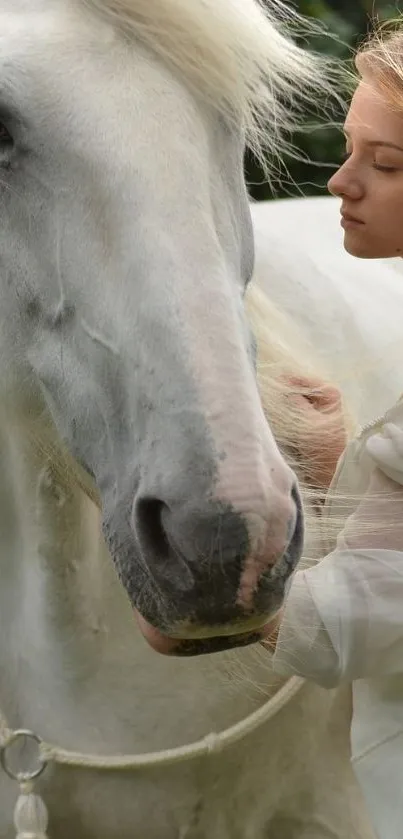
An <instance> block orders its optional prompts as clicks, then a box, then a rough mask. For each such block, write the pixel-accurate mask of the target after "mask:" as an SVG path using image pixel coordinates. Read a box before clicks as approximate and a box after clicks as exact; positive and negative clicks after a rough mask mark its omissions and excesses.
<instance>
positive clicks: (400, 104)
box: [355, 15, 403, 111]
mask: <svg viewBox="0 0 403 839" xmlns="http://www.w3.org/2000/svg"><path fill="white" fill-rule="evenodd" d="M355 64H356V67H357V70H358V72H359V74H360V76H363V75H364V74H365V75H368V76H370V77H371V78H372V79H373V80H374V81H375V83H376V86H377V88H378V90H379V92H380V93H381V94H382V96H383V97H385V99H386V100H387V101H388V102H390V103H391V104H392V105H393V107H396V108H397V109H398V110H402V111H403V15H401V16H400V17H399V18H396V19H395V20H393V21H388V22H387V23H386V24H382V25H381V26H378V27H376V28H375V31H374V33H372V34H371V35H370V36H369V37H368V38H367V39H366V40H365V41H364V42H363V44H362V45H361V46H360V48H359V49H358V50H357V53H356V57H355Z"/></svg>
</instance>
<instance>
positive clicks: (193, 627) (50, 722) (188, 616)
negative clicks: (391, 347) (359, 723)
mask: <svg viewBox="0 0 403 839" xmlns="http://www.w3.org/2000/svg"><path fill="white" fill-rule="evenodd" d="M0 23H1V26H0V63H1V69H2V85H1V100H2V101H1V108H0V120H1V125H0V165H1V169H2V175H1V189H0V200H1V206H2V225H1V230H0V255H1V272H0V276H1V284H2V285H1V289H2V309H1V330H0V359H1V365H2V367H1V377H0V380H1V388H2V391H1V400H0V415H1V416H0V447H1V464H2V470H1V478H0V492H1V504H0V533H1V589H0V616H1V627H2V633H1V636H0V673H1V682H0V708H1V712H2V728H1V732H0V736H1V743H2V745H3V746H5V747H6V748H5V750H2V759H3V763H4V766H5V769H6V770H7V771H8V772H9V774H10V775H13V774H15V775H17V776H18V778H19V779H20V780H21V779H22V777H24V778H26V777H28V776H29V775H31V774H35V771H36V768H37V767H39V768H40V769H41V768H43V769H44V770H45V771H44V772H43V774H42V775H41V776H40V778H39V779H38V790H39V791H40V792H41V793H43V797H44V799H45V800H46V802H47V803H48V805H49V810H50V825H49V835H50V836H51V837H54V839H72V837H74V839H112V837H113V839H116V837H119V839H129V837H130V839H135V837H143V836H144V835H147V837H149V838H150V839H186V838H187V839H207V838H208V839H236V837H239V839H247V837H250V838H251V839H264V837H270V836H274V837H277V836H281V837H282V839H294V837H297V836H298V839H322V837H324V836H328V837H335V839H336V837H337V838H338V839H347V838H348V839H350V837H351V836H354V837H357V839H358V837H359V839H362V837H364V836H365V837H366V836H367V835H368V834H367V825H366V820H365V814H364V813H363V811H362V806H361V801H360V797H359V793H358V790H357V788H356V785H355V784H354V781H353V779H352V775H351V772H350V769H349V763H348V756H349V749H348V713H349V695H348V691H344V692H334V693H332V692H330V693H325V692H323V691H321V690H319V689H316V688H315V687H312V686H302V687H301V689H300V691H299V692H298V694H296V695H295V698H294V700H293V702H290V703H289V705H288V707H287V706H286V707H283V709H282V711H281V714H279V716H278V717H277V719H276V721H275V722H274V723H272V722H271V721H270V716H271V715H272V712H273V708H274V709H275V708H276V705H274V706H273V705H272V704H269V705H267V704H265V703H266V702H267V699H269V698H270V696H271V695H274V694H275V693H276V691H277V689H278V687H279V686H280V682H279V681H278V680H276V679H275V678H274V676H273V674H271V673H270V668H269V663H268V658H267V654H266V653H265V652H264V651H263V650H261V649H260V648H259V649H256V648H248V649H244V650H241V651H239V652H236V653H221V654H220V655H216V656H214V657H211V658H209V657H206V658H202V659H198V658H190V659H186V660H183V659H180V658H169V657H162V656H157V655H156V654H155V653H153V652H151V650H150V649H149V647H148V646H147V645H146V643H145V642H144V639H143V637H142V634H143V635H145V637H146V638H147V640H148V641H149V642H150V644H151V645H153V646H155V647H157V648H159V649H161V650H162V651H164V652H169V651H175V652H178V653H184V654H186V653H187V654H192V653H196V652H200V651H202V652H205V651H212V650H215V649H216V650H217V649H220V648H222V649H226V648H230V647H231V646H236V645H244V644H250V643H251V642H252V641H253V640H256V639H257V638H259V637H260V633H261V632H262V631H264V630H262V627H264V624H265V622H266V621H267V619H268V618H269V617H270V616H271V615H272V614H273V612H274V611H275V610H276V609H277V608H278V606H279V604H280V603H281V602H282V599H283V596H284V591H285V587H286V582H287V579H288V578H289V576H290V573H291V572H292V569H293V568H294V567H295V564H296V562H297V561H298V559H299V557H300V554H301V536H302V525H301V518H300V512H299V509H300V503H299V492H298V489H297V488H296V484H295V476H294V474H293V472H292V470H291V469H290V468H289V466H288V465H287V463H286V461H285V459H284V458H283V457H282V455H281V454H280V451H279V449H278V447H277V445H276V443H275V441H274V438H273V436H272V434H271V432H270V429H269V427H268V424H267V422H266V419H265V417H264V413H263V410H262V405H261V402H260V400H259V396H258V391H257V386H256V381H255V376H254V371H253V363H252V356H253V353H252V347H251V341H250V335H249V330H248V328H247V324H246V320H245V318H244V314H243V306H242V297H243V292H244V289H245V285H246V283H247V281H248V279H249V278H250V274H251V272H252V264H253V259H252V251H253V242H252V239H253V237H252V228H251V224H250V216H249V208H248V202H247V195H246V190H245V185H244V182H243V175H242V159H243V142H244V137H243V134H242V133H241V132H238V129H237V128H236V126H237V125H241V126H243V128H244V130H245V131H246V133H248V134H249V137H250V139H251V141H256V138H257V135H258V133H259V122H258V121H256V115H258V116H259V115H261V116H262V118H263V120H265V119H266V118H268V120H269V126H270V119H272V121H273V124H279V123H280V124H281V110H280V107H279V106H277V105H276V104H275V99H276V96H277V95H279V97H280V98H284V96H287V94H288V93H290V92H291V94H292V93H293V91H294V90H295V89H296V87H297V86H298V85H300V87H301V89H302V90H306V92H307V95H308V96H309V95H313V92H312V90H313V88H314V87H315V84H316V83H317V84H318V85H319V81H318V77H319V76H320V71H319V69H318V67H317V66H316V65H315V62H313V61H312V60H311V59H310V58H309V57H308V56H307V55H306V54H305V53H303V52H301V51H299V50H297V49H296V48H295V47H293V45H292V44H291V42H289V41H288V40H286V39H284V38H283V37H282V36H281V35H280V34H279V33H278V32H277V31H276V29H275V27H274V25H273V23H272V22H270V20H269V19H268V18H265V16H264V14H263V12H262V10H261V8H260V6H259V4H257V3H255V2H254V0H243V2H242V4H240V3H239V2H237V0H220V2H219V3H218V2H217V0H193V2H192V3H188V2H187V3H185V2H184V0H147V2H146V0H109V2H107V0H14V2H13V4H12V6H11V7H10V3H9V2H7V3H6V0H0ZM266 81H267V85H266V84H265V82H266ZM273 96H274V99H273ZM273 138H274V139H273V142H274V145H275V143H276V141H277V138H276V136H275V135H274V134H273ZM274 337H275V336H274V335H273V340H274ZM291 337H292V336H290V341H289V344H290V352H292V348H293V341H292V340H291ZM279 343H281V341H280V340H279ZM99 498H100V502H101V504H102V524H103V532H102V527H101V515H100V512H99V509H98V507H97V505H96V504H95V503H94V501H98V499H99ZM91 499H92V500H91ZM104 535H105V536H106V540H107V543H108V547H109V551H108V550H107V548H106V544H105V541H104ZM116 569H117V570H118V572H119V576H120V580H119V578H118V575H117V574H116ZM122 583H123V585H122ZM133 609H135V610H136V611H137V614H138V623H139V624H140V626H141V628H142V634H141V633H140V631H139V630H138V629H137V628H136V625H135V623H134V618H133ZM299 687H300V686H299V684H298V683H297V684H295V683H293V684H292V688H293V691H294V690H295V689H296V688H299ZM280 696H284V694H280ZM280 704H281V703H280ZM244 719H246V723H245V724H243V723H242V720H244ZM238 723H241V725H240V727H239V726H238V727H237V724H238ZM258 725H259V727H258ZM231 726H234V728H232V729H231V728H230V730H228V728H229V727H231ZM21 728H24V729H30V730H31V731H32V732H33V733H34V735H35V737H39V738H42V739H43V741H45V743H41V744H40V748H39V750H38V754H35V753H33V752H35V743H36V741H35V740H34V739H33V738H32V737H27V736H25V737H24V744H25V746H26V747H27V748H28V747H30V749H31V750H32V749H33V752H32V753H31V751H29V749H28V751H29V754H27V749H26V748H25V749H23V750H22V752H20V751H19V750H17V752H16V753H15V750H14V749H13V732H15V731H17V730H18V729H21ZM223 729H226V730H227V733H226V735H225V736H224V737H222V736H221V737H220V736H213V735H212V734H211V732H213V733H215V732H220V731H221V730H223ZM206 735H210V736H206ZM241 735H244V736H243V737H242V738H241ZM203 737H205V738H206V739H205V740H204V741H203V742H202V743H201V745H199V746H197V747H194V746H192V747H190V748H186V744H189V743H192V742H194V741H197V740H198V739H199V738H203ZM46 742H48V743H52V744H56V747H49V746H46ZM18 744H19V741H18V742H17V745H18ZM177 746H179V747H184V748H182V749H180V750H179V753H178V752H175V753H174V754H172V753H169V754H168V755H167V754H162V755H161V754H156V755H154V756H153V757H152V758H151V759H145V758H141V757H140V758H139V759H137V760H135V759H132V758H128V759H127V760H126V759H125V755H133V754H137V755H141V754H142V753H145V752H150V751H157V752H158V750H167V749H172V748H175V747H177ZM57 747H59V748H57ZM62 747H64V748H65V749H67V751H63V748H62ZM27 764H29V766H28V765H27ZM66 764H70V766H67V765H66ZM21 773H23V774H21ZM15 786H16V785H15V784H14V783H13V781H12V779H11V778H9V777H8V776H7V774H6V772H3V773H2V774H1V777H0V836H1V839H11V837H12V836H13V835H14V833H15V829H14V828H13V826H12V809H13V801H14V798H15V796H16V789H15ZM46 821H47V819H46V813H45V811H44V809H43V807H42V804H41V802H40V800H39V798H35V797H34V795H33V794H31V792H30V791H29V789H27V788H25V787H24V788H23V790H22V795H21V799H20V802H19V807H18V813H17V819H16V823H17V830H18V831H19V836H20V839H27V837H28V836H29V837H30V839H37V838H38V837H42V839H43V836H44V834H45V831H46Z"/></svg>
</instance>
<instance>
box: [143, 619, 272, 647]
mask: <svg viewBox="0 0 403 839" xmlns="http://www.w3.org/2000/svg"><path fill="white" fill-rule="evenodd" d="M135 615H136V620H137V623H138V626H139V629H140V631H141V633H142V635H143V637H144V638H145V640H146V641H147V643H148V644H149V645H150V647H151V648H152V649H153V650H154V651H155V652H157V653H160V654H161V655H168V656H196V655H208V654H211V653H215V652H222V651H224V650H229V649H232V648H235V647H246V646H249V645H250V644H257V643H258V642H259V641H262V640H264V638H265V637H266V636H267V634H268V633H269V632H270V631H272V627H273V620H275V618H272V619H271V620H270V621H268V622H267V623H266V624H265V625H264V626H262V627H260V628H259V629H252V630H249V631H246V632H240V633H238V634H236V633H234V634H233V635H218V636H212V637H208V638H171V637H169V636H168V635H164V634H163V633H162V632H160V630H159V629H156V627H155V626H152V625H151V624H150V623H148V621H147V620H145V618H143V616H142V615H141V614H140V612H138V611H137V610H135Z"/></svg>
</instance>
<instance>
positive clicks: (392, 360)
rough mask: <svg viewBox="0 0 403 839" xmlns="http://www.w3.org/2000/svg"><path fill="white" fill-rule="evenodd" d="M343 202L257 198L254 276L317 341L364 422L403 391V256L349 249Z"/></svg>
mask: <svg viewBox="0 0 403 839" xmlns="http://www.w3.org/2000/svg"><path fill="white" fill-rule="evenodd" d="M339 206H340V202H339V201H338V199H337V198H330V197H319V198H294V199H286V200H282V201H274V202H271V201H265V202H261V203H254V204H252V205H251V211H252V219H253V227H254V234H255V248H256V260H255V271H254V278H255V281H256V282H257V283H258V285H259V286H261V288H262V289H263V290H264V291H265V292H266V294H268V295H269V296H270V299H271V301H272V302H273V303H274V304H276V306H277V307H278V308H279V309H280V310H281V311H283V312H285V313H286V314H287V315H288V316H289V318H290V320H291V322H292V323H294V324H295V325H296V327H297V330H298V332H299V334H300V337H301V336H302V335H304V336H305V337H306V339H307V341H308V345H310V346H314V347H315V351H316V355H317V357H318V359H319V357H320V358H321V360H322V363H323V364H324V367H325V369H326V370H327V372H328V374H329V376H331V377H332V379H333V380H334V381H336V382H338V383H339V385H340V387H341V388H342V390H343V393H344V395H345V397H346V400H347V402H348V404H349V407H350V409H351V411H352V412H353V414H354V415H355V419H356V421H357V423H359V424H361V425H364V424H365V423H367V422H370V421H371V420H373V419H374V414H375V415H376V414H378V415H381V414H383V413H384V412H385V410H386V409H387V408H388V407H390V405H391V404H393V402H394V401H396V399H398V398H399V396H400V395H401V393H402V391H403V378H402V377H401V375H400V359H401V357H402V349H403V333H402V305H403V261H402V259H401V258H396V259H389V260H359V259H355V258H353V257H352V256H350V255H349V254H348V253H346V251H345V250H344V249H343V231H342V229H341V227H340V217H339Z"/></svg>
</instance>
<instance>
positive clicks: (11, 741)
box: [0, 728, 47, 783]
mask: <svg viewBox="0 0 403 839" xmlns="http://www.w3.org/2000/svg"><path fill="white" fill-rule="evenodd" d="M23 739H24V740H29V741H30V742H31V743H34V744H35V745H36V746H37V756H36V763H37V764H38V765H37V768H36V769H32V770H28V771H26V772H15V771H14V770H13V769H12V768H11V766H10V765H9V760H8V757H7V752H8V751H9V749H10V747H11V746H14V745H15V743H18V741H19V740H23ZM41 745H42V740H41V738H40V737H38V735H37V734H34V732H33V731H28V730H26V729H23V728H21V729H19V730H18V731H13V733H12V734H11V735H10V737H9V738H8V739H7V741H6V743H4V745H3V746H2V747H0V764H1V766H2V768H3V769H4V771H5V773H6V774H7V775H8V777H9V778H11V779H12V780H13V781H19V782H20V783H24V782H27V781H34V780H35V778H39V776H40V775H42V772H44V771H45V769H46V766H47V760H46V759H45V758H44V757H43V756H42V755H41V752H40V747H41Z"/></svg>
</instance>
